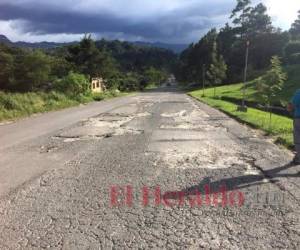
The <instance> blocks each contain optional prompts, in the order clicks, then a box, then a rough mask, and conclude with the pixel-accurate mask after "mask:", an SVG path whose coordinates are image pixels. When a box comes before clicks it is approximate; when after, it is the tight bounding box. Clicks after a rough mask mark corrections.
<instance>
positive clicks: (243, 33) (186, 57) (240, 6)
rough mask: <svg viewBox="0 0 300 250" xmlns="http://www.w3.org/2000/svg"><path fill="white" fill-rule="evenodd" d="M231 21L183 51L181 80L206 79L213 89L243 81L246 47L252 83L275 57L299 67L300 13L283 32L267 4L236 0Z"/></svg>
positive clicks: (194, 80) (180, 69) (179, 77)
mask: <svg viewBox="0 0 300 250" xmlns="http://www.w3.org/2000/svg"><path fill="white" fill-rule="evenodd" d="M230 21H231V24H229V23H226V25H225V26H224V27H222V28H221V29H220V30H217V29H216V28H213V29H211V30H210V31H209V32H208V33H207V34H206V35H204V36H203V37H202V38H201V39H200V41H199V42H197V43H195V44H191V45H190V46H189V47H188V48H187V49H186V50H185V51H183V52H182V54H181V55H180V59H179V63H178V65H177V69H176V77H177V79H178V80H180V81H182V82H186V83H191V82H198V83H202V82H203V80H206V83H207V84H209V85H211V86H214V85H219V84H226V83H235V82H241V81H242V80H243V75H244V72H243V71H244V67H245V54H246V53H245V52H246V48H247V46H249V60H248V77H249V78H248V79H249V80H252V79H255V78H257V77H259V76H260V75H262V74H263V73H264V72H266V70H267V69H268V67H269V66H270V64H271V59H272V57H273V56H278V57H280V59H281V61H282V62H283V63H284V64H300V11H299V16H298V19H297V20H296V21H295V22H294V23H293V24H292V27H291V29H290V30H289V31H282V30H281V29H279V28H276V27H274V26H273V24H272V22H271V17H270V16H269V15H268V14H267V8H266V6H265V5H264V4H262V3H259V4H257V5H252V3H251V1H250V0H237V5H236V7H235V8H234V9H233V10H232V13H231V15H230ZM276 60H277V59H276Z"/></svg>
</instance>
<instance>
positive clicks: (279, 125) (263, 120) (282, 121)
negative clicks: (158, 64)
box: [189, 88, 293, 148]
mask: <svg viewBox="0 0 300 250" xmlns="http://www.w3.org/2000/svg"><path fill="white" fill-rule="evenodd" d="M231 89H233V88H231ZM189 94H190V95H191V96H193V97H195V98H197V99H198V100H201V101H203V102H204V103H207V104H208V105H210V106H212V107H215V108H217V109H220V110H222V111H224V112H225V113H227V114H228V115H230V116H232V117H234V118H236V119H237V120H239V121H243V122H245V123H247V124H249V125H251V126H253V127H255V128H258V129H261V130H263V131H265V132H266V133H267V134H269V135H272V136H274V137H275V139H276V142H277V143H280V144H282V145H284V146H286V147H288V148H291V147H292V146H293V137H292V132H293V123H292V119H290V118H287V117H284V116H280V115H275V114H273V115H272V124H271V128H269V113H267V112H264V111H261V110H257V109H253V108H249V109H248V112H247V113H243V112H238V111H237V106H236V105H235V104H233V103H231V102H227V101H223V100H219V99H213V98H211V97H202V91H201V90H198V91H193V92H190V93H189Z"/></svg>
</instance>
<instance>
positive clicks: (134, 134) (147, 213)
mask: <svg viewBox="0 0 300 250" xmlns="http://www.w3.org/2000/svg"><path fill="white" fill-rule="evenodd" d="M74 112H75V113H76V116H75V115H72V113H74ZM47 119H49V123H51V124H48V123H47ZM55 119H56V120H55ZM59 119H60V122H58V120H59ZM40 120H42V121H44V122H40V128H39V130H37V133H36V136H34V131H31V129H32V128H33V127H34V126H37V125H36V124H37V121H40ZM24 124H25V125H26V126H25V125H24ZM22 129H23V131H20V130H22ZM36 129H37V128H36ZM10 133H11V134H10ZM22 133H23V134H24V135H23V136H22V140H20V142H19V143H17V142H18V141H15V142H14V143H7V145H6V147H5V146H3V144H2V147H1V151H0V156H1V159H0V173H1V177H0V179H1V184H0V191H1V192H0V194H1V201H0V232H1V233H0V249H46V248H49V249H129V248H130V249H199V248H204V249H299V248H300V225H299V218H300V217H299V213H300V211H299V205H300V195H299V194H300V191H299V186H300V184H299V177H300V176H299V171H300V168H299V166H289V165H288V163H289V161H290V160H291V159H292V157H293V155H292V153H291V152H289V151H288V150H286V149H284V148H281V147H279V146H277V145H275V144H273V143H272V140H271V139H270V138H267V137H265V136H264V135H263V134H262V133H260V132H258V131H255V130H252V129H250V128H248V127H247V126H244V125H242V124H239V123H238V122H236V121H234V120H232V119H231V118H229V117H228V116H226V115H224V114H223V113H221V112H219V111H217V110H215V109H212V108H210V107H208V106H207V105H204V104H202V103H200V102H197V101H195V100H193V99H192V98H190V97H188V96H187V95H185V94H183V93H180V92H176V91H171V90H158V91H153V92H147V93H143V94H138V95H137V96H130V97H123V98H117V99H115V100H111V101H108V102H103V103H98V104H92V105H87V106H86V107H80V108H78V109H75V108H73V109H69V110H66V111H64V113H62V114H61V113H58V114H57V113H55V112H54V113H50V114H44V115H41V117H38V118H28V119H26V120H25V121H19V122H17V123H16V124H8V125H3V126H0V140H2V138H3V142H4V141H5V142H9V138H14V139H15V138H16V134H17V135H18V134H19V135H22ZM1 136H2V137H1ZM207 187H208V188H209V190H210V195H207V194H206V193H205V190H206V188H207ZM221 187H225V188H226V195H225V196H226V197H227V198H226V199H225V198H224V197H225V196H222V194H224V193H221V192H220V190H222V189H221ZM155 190H156V191H157V190H158V191H157V192H155ZM115 191H116V192H115ZM223 191H224V190H223ZM197 192H198V193H197ZM217 192H220V193H217ZM213 193H216V195H214V194H213ZM231 194H233V195H231ZM242 196H243V198H244V199H241V197H242ZM145 197H147V198H148V199H147V201H148V204H147V205H146V204H145ZM199 197H200V198H199ZM207 197H208V198H207ZM230 197H232V201H233V203H232V204H231V203H230V201H231V200H230V199H231V198H230ZM242 201H243V203H242V204H239V202H242ZM224 202H225V203H224Z"/></svg>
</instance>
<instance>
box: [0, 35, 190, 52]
mask: <svg viewBox="0 0 300 250" xmlns="http://www.w3.org/2000/svg"><path fill="white" fill-rule="evenodd" d="M0 43H5V44H7V45H13V46H16V47H20V48H32V49H53V48H57V47H62V46H66V45H70V44H74V43H76V42H71V43H55V42H37V43H28V42H12V41H10V40H9V39H8V38H7V37H6V36H4V35H0ZM129 43H131V42H129ZM132 43H133V44H135V45H139V46H146V47H154V48H163V49H169V50H171V51H173V52H175V53H180V52H182V51H183V50H184V49H186V48H187V45H185V44H167V43H159V42H157V43H147V42H132Z"/></svg>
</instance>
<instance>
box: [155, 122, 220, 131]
mask: <svg viewBox="0 0 300 250" xmlns="http://www.w3.org/2000/svg"><path fill="white" fill-rule="evenodd" d="M160 128H161V129H183V130H201V131H215V130H216V129H218V130H220V129H222V130H224V131H225V132H226V129H225V128H221V127H216V126H211V125H207V124H206V125H204V124H196V123H191V122H183V123H173V124H163V125H161V126H160Z"/></svg>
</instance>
